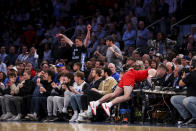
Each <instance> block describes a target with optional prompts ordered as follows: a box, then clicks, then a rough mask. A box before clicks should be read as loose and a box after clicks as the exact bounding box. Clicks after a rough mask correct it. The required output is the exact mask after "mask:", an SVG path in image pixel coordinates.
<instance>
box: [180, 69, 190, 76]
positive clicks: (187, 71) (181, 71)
mask: <svg viewBox="0 0 196 131" xmlns="http://www.w3.org/2000/svg"><path fill="white" fill-rule="evenodd" d="M184 72H185V73H189V72H190V70H189V68H186V67H184V68H182V69H181V70H180V71H179V73H178V75H179V76H182V75H183V73H184Z"/></svg>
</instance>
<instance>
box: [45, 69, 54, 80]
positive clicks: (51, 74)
mask: <svg viewBox="0 0 196 131" xmlns="http://www.w3.org/2000/svg"><path fill="white" fill-rule="evenodd" d="M46 73H48V75H49V76H51V79H52V80H53V79H54V76H55V73H54V72H53V71H51V70H48V71H47V72H46Z"/></svg>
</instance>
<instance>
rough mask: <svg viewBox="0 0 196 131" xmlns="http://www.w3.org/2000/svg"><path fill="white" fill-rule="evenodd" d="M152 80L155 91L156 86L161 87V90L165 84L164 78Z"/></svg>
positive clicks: (153, 78)
mask: <svg viewBox="0 0 196 131" xmlns="http://www.w3.org/2000/svg"><path fill="white" fill-rule="evenodd" d="M151 80H152V88H153V89H155V87H156V86H159V87H160V88H161V87H162V86H163V84H164V79H163V77H152V78H151Z"/></svg>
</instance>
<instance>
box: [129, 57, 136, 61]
mask: <svg viewBox="0 0 196 131" xmlns="http://www.w3.org/2000/svg"><path fill="white" fill-rule="evenodd" d="M127 60H132V61H136V60H135V58H133V57H128V58H127Z"/></svg>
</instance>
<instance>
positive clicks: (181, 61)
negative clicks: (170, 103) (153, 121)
mask: <svg viewBox="0 0 196 131" xmlns="http://www.w3.org/2000/svg"><path fill="white" fill-rule="evenodd" d="M0 3H1V4H0V5H1V9H0V11H1V18H0V22H1V25H0V28H1V31H0V46H1V48H0V76H1V77H0V81H1V86H0V105H1V107H2V110H1V112H2V116H1V120H21V119H22V118H26V119H33V120H38V118H40V117H43V116H42V115H43V114H44V113H45V114H46V115H47V116H48V118H47V119H46V120H57V119H58V118H59V116H62V114H66V113H67V108H68V106H69V103H70V104H71V107H72V108H73V111H74V115H73V116H72V118H71V119H70V121H71V122H74V121H77V120H78V119H79V112H80V116H89V117H92V116H91V115H92V114H89V112H88V111H89V110H90V107H89V105H88V104H89V102H90V101H92V100H98V99H99V98H101V97H102V96H103V95H105V94H107V93H111V92H112V91H113V90H114V88H115V86H116V85H117V83H118V82H119V80H120V79H121V76H122V75H123V74H124V73H125V72H126V71H127V70H129V69H130V68H134V69H135V70H143V69H151V68H153V69H157V68H158V67H159V65H160V64H164V65H165V66H166V67H167V70H169V71H170V72H169V71H168V72H167V73H168V74H167V75H168V76H167V79H168V77H170V74H171V73H173V72H174V70H172V71H171V70H170V68H171V66H176V67H179V66H180V67H179V68H176V69H178V70H179V69H182V68H183V67H187V68H188V66H189V64H188V63H189V62H190V60H191V59H192V57H193V56H194V55H195V51H196V44H195V41H196V40H195V38H194V37H195V34H194V33H195V32H194V30H193V32H190V34H188V35H187V36H186V37H184V42H183V44H179V41H178V33H179V28H170V27H171V25H172V24H175V23H176V21H177V20H179V19H181V18H182V17H183V16H185V15H187V14H186V13H187V12H184V11H185V10H187V9H186V8H185V7H187V5H189V2H187V1H186V2H185V1H183V0H126V1H121V0H106V1H103V0H96V1H94V0H85V1H79V0H66V1H64V0H44V1H39V0H17V1H11V0H7V1H4V0H1V1H0ZM2 5H3V6H2ZM190 9H191V8H190ZM80 10H81V11H80ZM189 12H190V13H192V12H191V10H190V11H189ZM179 13H181V14H182V15H179ZM160 19H161V22H159V23H158V24H156V25H155V26H153V27H150V28H146V27H147V25H150V24H152V23H153V22H155V21H156V20H160ZM171 63H172V64H171ZM174 74H175V73H174ZM167 79H166V80H167ZM170 84H171V83H170ZM172 84H173V83H172ZM164 86H168V85H164ZM81 101H82V102H81ZM77 109H79V110H77ZM85 110H87V112H85V113H86V114H85V113H83V112H84V111H85ZM78 111H79V112H78ZM42 112H44V113H42ZM82 113H83V114H82ZM25 116H26V117H25Z"/></svg>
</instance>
